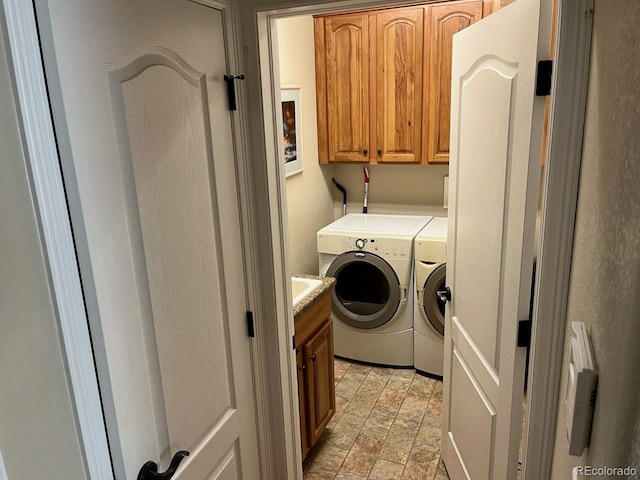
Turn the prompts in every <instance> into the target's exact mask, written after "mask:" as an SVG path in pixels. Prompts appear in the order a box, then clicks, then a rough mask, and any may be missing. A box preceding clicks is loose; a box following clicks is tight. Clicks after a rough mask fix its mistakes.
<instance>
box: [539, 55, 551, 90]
mask: <svg viewBox="0 0 640 480" xmlns="http://www.w3.org/2000/svg"><path fill="white" fill-rule="evenodd" d="M552 72H553V60H541V61H539V62H538V73H537V76H536V96H537V97H546V96H547V95H551V74H552Z"/></svg>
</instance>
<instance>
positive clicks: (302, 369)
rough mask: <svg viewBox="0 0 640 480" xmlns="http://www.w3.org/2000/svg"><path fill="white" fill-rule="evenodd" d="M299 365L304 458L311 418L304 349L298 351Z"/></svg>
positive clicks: (299, 399)
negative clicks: (306, 392)
mask: <svg viewBox="0 0 640 480" xmlns="http://www.w3.org/2000/svg"><path fill="white" fill-rule="evenodd" d="M296 364H297V365H298V402H299V405H300V437H301V439H302V458H304V457H306V456H307V453H309V427H308V425H309V419H308V418H307V402H308V400H307V398H306V397H305V390H306V388H305V377H306V375H305V370H306V367H305V364H304V355H303V354H302V351H299V352H298V353H296Z"/></svg>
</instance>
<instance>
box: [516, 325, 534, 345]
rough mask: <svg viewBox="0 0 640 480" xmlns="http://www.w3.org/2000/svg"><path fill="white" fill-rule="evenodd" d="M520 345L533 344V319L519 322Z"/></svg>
mask: <svg viewBox="0 0 640 480" xmlns="http://www.w3.org/2000/svg"><path fill="white" fill-rule="evenodd" d="M517 345H518V346H519V347H529V346H530V345H531V320H520V321H519V322H518V343H517Z"/></svg>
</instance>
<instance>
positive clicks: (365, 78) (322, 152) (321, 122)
mask: <svg viewBox="0 0 640 480" xmlns="http://www.w3.org/2000/svg"><path fill="white" fill-rule="evenodd" d="M315 42H316V94H317V104H318V149H319V158H320V163H329V162H361V163H362V162H364V163H366V162H368V161H369V152H368V150H369V138H370V134H369V131H370V126H369V125H370V124H369V63H370V61H369V15H368V14H354V15H336V16H332V17H324V18H316V19H315Z"/></svg>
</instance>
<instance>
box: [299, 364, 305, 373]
mask: <svg viewBox="0 0 640 480" xmlns="http://www.w3.org/2000/svg"><path fill="white" fill-rule="evenodd" d="M306 369H307V366H306V365H302V366H301V367H298V370H300V371H301V372H304V371H305V370H306Z"/></svg>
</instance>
